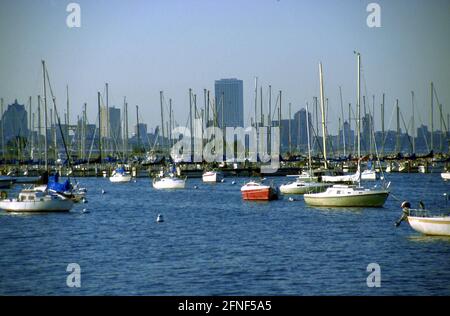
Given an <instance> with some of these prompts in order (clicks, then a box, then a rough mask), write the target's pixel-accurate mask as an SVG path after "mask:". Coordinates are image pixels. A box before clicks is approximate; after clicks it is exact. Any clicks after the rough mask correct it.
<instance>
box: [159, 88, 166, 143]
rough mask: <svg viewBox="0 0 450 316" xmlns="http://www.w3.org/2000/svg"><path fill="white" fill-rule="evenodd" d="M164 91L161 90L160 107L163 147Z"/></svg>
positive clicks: (162, 141)
mask: <svg viewBox="0 0 450 316" xmlns="http://www.w3.org/2000/svg"><path fill="white" fill-rule="evenodd" d="M163 97H164V95H163V92H162V91H159V103H160V107H161V135H162V138H161V147H162V148H164V137H165V135H164V106H163Z"/></svg>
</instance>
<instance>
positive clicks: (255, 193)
mask: <svg viewBox="0 0 450 316" xmlns="http://www.w3.org/2000/svg"><path fill="white" fill-rule="evenodd" d="M241 193H242V198H243V199H244V200H254V201H270V200H276V199H278V190H277V189H276V188H274V187H272V186H270V185H265V184H262V183H259V182H254V181H250V182H248V183H246V184H245V185H244V186H243V187H242V188H241Z"/></svg>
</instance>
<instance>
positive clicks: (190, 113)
mask: <svg viewBox="0 0 450 316" xmlns="http://www.w3.org/2000/svg"><path fill="white" fill-rule="evenodd" d="M163 124H164V123H163ZM163 128H164V125H163ZM189 132H190V134H191V137H190V138H191V145H190V146H189V153H190V157H189V158H192V146H193V143H194V140H193V137H194V135H193V133H192V89H191V88H189Z"/></svg>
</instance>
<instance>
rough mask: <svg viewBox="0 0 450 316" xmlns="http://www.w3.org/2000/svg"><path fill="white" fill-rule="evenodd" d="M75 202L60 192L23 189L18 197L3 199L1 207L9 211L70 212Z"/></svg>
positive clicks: (0, 202) (0, 203)
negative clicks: (48, 192) (51, 192)
mask: <svg viewBox="0 0 450 316" xmlns="http://www.w3.org/2000/svg"><path fill="white" fill-rule="evenodd" d="M73 204H74V202H73V201H72V200H71V199H69V198H66V197H64V196H62V195H59V194H47V193H44V192H39V191H36V190H22V191H21V192H20V193H19V196H18V198H17V199H3V200H1V201H0V209H3V210H5V211H7V212H68V211H70V209H71V208H72V206H73Z"/></svg>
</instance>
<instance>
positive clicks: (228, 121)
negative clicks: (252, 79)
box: [214, 78, 244, 127]
mask: <svg viewBox="0 0 450 316" xmlns="http://www.w3.org/2000/svg"><path fill="white" fill-rule="evenodd" d="M243 90H244V88H243V81H242V80H238V79H234V78H233V79H221V80H216V81H215V84H214V91H215V97H216V110H217V122H218V125H219V127H227V126H229V127H237V126H241V127H244V96H243V95H244V92H243ZM222 116H223V117H222ZM222 123H223V126H222Z"/></svg>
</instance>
